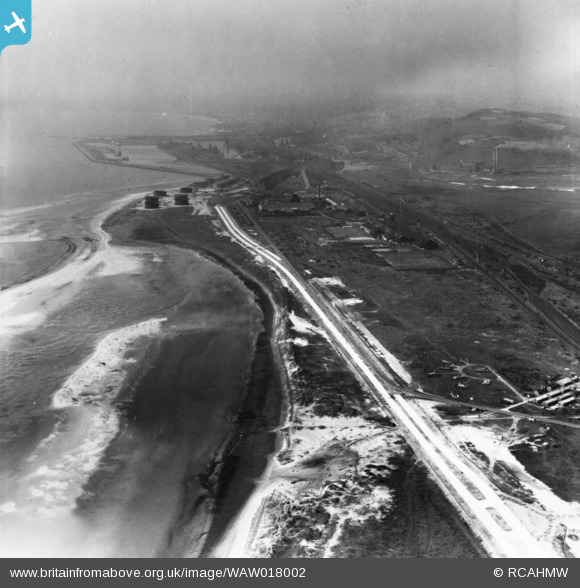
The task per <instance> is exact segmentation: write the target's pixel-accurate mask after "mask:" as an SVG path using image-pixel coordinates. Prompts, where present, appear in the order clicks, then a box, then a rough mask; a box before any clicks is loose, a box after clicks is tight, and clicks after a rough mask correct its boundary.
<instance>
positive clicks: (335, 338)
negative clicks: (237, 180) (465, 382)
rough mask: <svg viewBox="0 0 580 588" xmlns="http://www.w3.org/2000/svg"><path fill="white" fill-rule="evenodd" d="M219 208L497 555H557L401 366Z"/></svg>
mask: <svg viewBox="0 0 580 588" xmlns="http://www.w3.org/2000/svg"><path fill="white" fill-rule="evenodd" d="M215 211H216V213H217V215H218V218H219V219H220V221H221V224H222V225H223V227H224V229H225V230H226V231H227V232H228V233H229V235H230V236H231V237H232V238H233V239H234V240H235V241H236V242H238V243H239V244H240V245H242V246H243V247H244V248H245V249H247V250H248V251H249V252H250V253H251V254H253V255H254V256H256V257H257V258H259V260H260V261H261V262H263V263H264V264H266V265H267V266H268V267H270V268H271V269H272V270H273V271H274V272H276V274H277V275H278V276H279V278H280V279H281V281H282V282H283V283H284V284H285V285H287V287H288V288H290V289H291V290H292V292H293V293H294V294H295V295H296V296H297V297H298V298H299V299H300V300H301V302H302V303H303V305H304V307H305V309H306V310H307V312H308V313H309V314H310V315H311V316H312V318H313V319H314V320H315V321H316V322H317V323H318V325H319V326H320V328H322V329H324V331H325V332H326V334H327V336H328V338H329V340H330V341H331V343H332V345H333V347H334V348H335V350H336V351H337V352H338V353H339V354H340V355H341V357H343V358H344V360H345V361H346V363H347V364H348V366H349V367H350V369H351V370H352V371H353V372H354V373H355V374H356V375H357V377H358V378H359V379H360V380H361V381H362V382H363V383H364V385H365V387H366V389H367V390H368V391H369V393H370V394H371V395H372V396H373V397H374V399H375V400H376V402H377V403H378V404H379V405H380V406H382V407H383V408H384V409H386V410H387V411H388V413H389V414H390V416H391V417H392V418H393V419H394V420H395V421H396V423H397V425H398V426H399V428H400V430H401V431H402V432H403V434H404V436H405V437H406V439H407V441H408V443H409V444H410V445H411V447H412V448H413V449H414V450H415V452H416V454H417V456H418V457H419V458H420V459H421V460H422V461H423V462H424V463H425V465H426V466H427V467H428V468H429V470H430V471H431V473H432V475H433V477H434V479H435V480H436V482H437V483H438V484H439V486H440V487H441V488H442V489H443V491H444V492H445V494H446V495H447V497H448V498H449V500H450V501H451V502H452V503H453V504H454V505H455V506H456V508H457V509H458V511H459V512H460V513H461V514H462V516H463V517H464V519H465V520H466V522H467V523H468V524H469V526H470V528H471V529H472V530H473V531H474V533H475V534H476V535H477V536H478V537H479V539H480V540H481V543H482V545H483V547H484V549H485V550H486V551H487V553H488V554H489V555H490V556H492V557H502V558H503V557H534V558H537V557H559V555H558V553H557V552H556V551H555V550H554V549H553V548H552V547H551V546H550V545H548V544H546V543H540V541H538V540H537V539H536V538H535V537H534V536H533V535H532V533H531V532H530V530H529V529H528V528H527V527H526V526H524V525H523V524H522V522H521V521H520V520H519V519H518V517H517V516H516V515H515V514H514V512H512V510H511V509H510V508H509V506H508V504H507V503H506V501H504V499H503V498H502V496H501V493H500V491H499V489H497V488H496V487H495V486H494V485H493V484H492V482H491V481H490V480H489V479H488V478H487V477H486V476H485V475H484V474H483V473H482V472H481V471H480V470H479V469H478V468H477V466H476V465H475V464H474V463H472V462H471V461H469V460H468V458H467V457H466V456H465V455H464V454H462V453H461V451H460V450H459V448H458V447H457V446H456V445H455V444H454V442H453V441H452V440H451V439H449V438H448V437H447V436H446V434H445V433H444V432H443V431H442V430H441V429H440V427H439V426H438V425H437V423H436V422H435V421H434V419H433V418H432V416H431V415H430V414H429V413H428V412H427V411H426V410H424V409H423V408H422V406H421V404H420V401H417V400H415V399H413V398H410V397H406V395H405V392H412V391H413V390H414V387H413V385H412V381H411V380H412V379H411V376H410V375H409V373H408V372H407V371H406V370H405V368H404V367H403V365H402V364H401V363H400V362H399V361H398V360H397V359H396V358H395V357H394V356H393V355H392V354H390V353H389V352H388V351H387V350H386V349H385V348H384V347H382V346H381V345H380V343H378V341H376V340H372V341H371V340H369V339H368V337H366V336H365V333H364V332H362V331H360V329H357V326H356V325H355V324H354V323H352V324H351V322H349V321H348V320H345V316H344V315H343V314H341V313H339V312H338V311H337V309H336V308H334V307H333V306H332V304H330V303H329V301H328V300H326V299H325V298H324V297H323V296H322V295H321V293H320V292H318V291H317V290H316V289H315V288H314V287H313V286H312V285H311V284H309V283H308V282H306V281H305V280H304V279H303V278H302V276H301V275H300V274H299V273H298V272H297V271H296V270H295V269H294V268H293V267H292V265H291V264H290V263H289V262H288V261H287V260H286V259H285V258H284V257H283V256H282V255H281V254H280V252H279V251H274V250H272V249H270V248H269V247H266V246H264V245H262V244H260V243H258V242H257V241H256V240H255V239H253V238H252V237H250V236H249V235H248V234H247V233H246V232H245V231H243V230H242V229H241V228H240V226H239V225H238V224H237V222H236V220H235V219H234V218H233V216H232V215H231V213H230V212H229V210H228V209H227V208H225V207H223V206H219V205H218V206H216V207H215Z"/></svg>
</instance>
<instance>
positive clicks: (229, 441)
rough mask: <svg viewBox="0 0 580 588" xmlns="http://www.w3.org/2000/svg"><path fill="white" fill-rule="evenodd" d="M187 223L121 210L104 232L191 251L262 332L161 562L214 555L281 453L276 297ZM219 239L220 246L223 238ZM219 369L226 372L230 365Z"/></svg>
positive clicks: (184, 495)
mask: <svg viewBox="0 0 580 588" xmlns="http://www.w3.org/2000/svg"><path fill="white" fill-rule="evenodd" d="M191 218H192V217H191V215H187V217H186V216H185V210H184V209H181V210H180V209H166V210H165V211H163V210H161V211H159V213H157V212H154V213H152V214H147V213H143V212H140V211H136V210H135V209H131V208H130V207H126V208H125V209H124V210H122V211H120V212H119V213H118V214H117V215H114V217H112V218H111V219H110V225H109V226H105V229H106V230H107V231H109V232H110V234H111V235H112V239H113V243H114V244H118V243H121V245H127V246H131V245H135V244H136V243H139V244H143V243H144V242H145V243H149V244H153V245H155V244H156V243H157V244H160V245H162V246H163V247H167V246H169V247H176V248H179V249H181V250H189V251H192V252H195V253H196V254H197V255H200V256H201V257H203V258H206V259H207V260H208V261H210V262H211V263H214V264H216V265H218V266H219V267H222V268H225V269H227V271H228V272H230V273H232V274H233V275H235V276H236V278H237V279H239V280H240V281H241V282H242V283H243V284H244V286H245V287H246V288H247V289H248V290H249V291H250V292H251V293H252V294H253V297H254V300H255V304H256V305H257V306H258V307H259V308H260V310H261V313H262V320H261V329H260V332H258V333H257V334H256V336H255V339H254V343H253V350H254V351H253V357H252V360H251V362H250V365H248V366H247V370H246V376H245V378H244V381H240V382H239V386H238V387H239V391H238V394H239V399H238V401H237V402H236V407H235V409H233V412H232V417H231V420H230V422H229V425H228V428H227V431H226V432H225V438H224V441H223V443H222V445H221V446H220V447H219V448H218V449H217V451H216V452H215V453H214V455H213V457H212V458H211V459H210V461H209V463H207V466H206V468H205V471H204V472H203V473H200V474H194V472H193V471H192V473H191V474H190V475H188V476H187V478H186V479H185V480H184V481H183V483H182V490H181V497H180V499H179V501H180V506H179V508H178V514H177V518H176V521H175V524H174V527H173V530H172V532H171V533H170V535H169V536H168V537H167V543H166V547H165V548H164V549H161V550H160V551H159V552H158V555H160V556H162V557H209V556H211V552H212V550H213V547H214V546H215V545H216V544H217V543H219V542H220V541H221V539H222V537H223V536H224V534H226V533H227V532H228V528H229V527H230V525H231V523H232V521H233V520H234V519H235V518H236V516H237V514H238V512H239V511H240V510H241V508H242V507H243V505H244V504H245V503H246V502H247V500H248V499H249V498H250V496H251V495H252V493H253V491H254V490H255V487H256V485H257V482H258V481H259V480H260V478H261V476H262V475H263V473H264V471H265V470H266V468H267V466H268V464H269V462H270V460H271V458H272V455H273V454H274V453H275V452H276V450H277V449H278V448H279V446H280V439H279V436H278V432H277V430H278V427H279V425H280V422H281V418H282V413H283V411H284V406H283V405H284V399H285V390H284V384H283V376H282V372H283V369H282V367H281V365H280V363H279V361H280V358H279V356H278V352H277V350H276V348H275V344H274V341H275V338H276V333H277V328H278V326H279V316H278V313H277V310H276V303H275V302H274V299H273V294H272V292H270V290H269V288H268V287H267V286H266V285H265V284H264V283H263V280H261V279H258V278H257V277H256V276H255V275H252V274H251V273H250V272H249V271H247V270H246V269H245V268H244V267H243V265H244V264H243V263H240V262H239V260H238V259H236V260H234V259H232V258H231V257H230V256H228V255H227V254H224V252H223V251H222V250H221V248H219V247H218V250H219V253H218V252H216V251H215V250H212V249H210V247H211V245H212V243H203V246H202V245H201V243H200V242H199V241H197V242H191V239H188V238H187V235H188V232H187V231H182V230H180V229H181V228H182V223H183V221H184V220H188V219H191ZM119 220H121V222H119ZM194 220H195V219H194ZM196 220H197V222H198V223H200V221H201V222H203V221H204V219H203V218H202V217H197V219H196ZM178 221H179V222H178ZM153 224H154V225H155V228H153V227H152V225H153ZM203 224H204V225H205V222H204V223H203ZM136 235H137V237H136ZM183 237H185V238H183ZM214 237H215V235H214ZM217 239H219V241H221V242H222V243H224V240H223V238H221V237H218V238H217ZM226 243H227V242H226ZM168 357H169V356H168V353H167V350H166V351H162V352H160V353H159V354H158V355H157V356H156V357H155V360H154V365H158V366H163V365H164V364H165V363H166V362H167V361H168ZM186 361H187V360H186ZM184 366H185V364H184ZM223 368H224V369H228V366H227V365H224V366H223ZM161 369H163V368H161ZM184 369H187V368H186V367H184ZM155 370H156V368H155V367H153V368H151V369H149V370H148V371H149V373H150V374H151V376H147V378H149V377H155V376H154V373H155ZM158 384H159V385H160V384H161V382H160V381H158ZM140 388H141V385H137V387H136V390H135V393H134V398H135V399H137V398H138V396H139V393H140ZM128 410H129V412H131V410H132V409H131V408H130V407H129V408H128ZM192 475H193V477H192ZM88 490H90V489H88ZM89 494H90V491H89ZM202 544H203V546H202Z"/></svg>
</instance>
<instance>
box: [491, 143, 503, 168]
mask: <svg viewBox="0 0 580 588" xmlns="http://www.w3.org/2000/svg"><path fill="white" fill-rule="evenodd" d="M500 147H501V145H498V146H497V147H494V148H493V163H492V166H491V168H492V172H493V173H494V174H495V173H496V172H497V171H498V170H499V150H500Z"/></svg>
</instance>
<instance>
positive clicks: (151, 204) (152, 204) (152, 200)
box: [145, 195, 159, 208]
mask: <svg viewBox="0 0 580 588" xmlns="http://www.w3.org/2000/svg"><path fill="white" fill-rule="evenodd" d="M145 208H159V198H158V197H157V196H155V195H153V196H151V195H149V196H145Z"/></svg>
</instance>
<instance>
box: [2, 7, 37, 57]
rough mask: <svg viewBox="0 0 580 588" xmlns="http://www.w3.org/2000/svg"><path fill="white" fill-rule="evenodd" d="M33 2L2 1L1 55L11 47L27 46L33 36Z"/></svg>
mask: <svg viewBox="0 0 580 588" xmlns="http://www.w3.org/2000/svg"><path fill="white" fill-rule="evenodd" d="M31 1H32V0H0V53H2V50H3V49H4V48H5V47H8V46H10V45H26V43H28V41H30V37H31V36H32V8H31Z"/></svg>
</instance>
